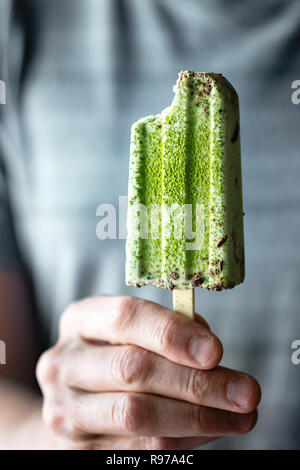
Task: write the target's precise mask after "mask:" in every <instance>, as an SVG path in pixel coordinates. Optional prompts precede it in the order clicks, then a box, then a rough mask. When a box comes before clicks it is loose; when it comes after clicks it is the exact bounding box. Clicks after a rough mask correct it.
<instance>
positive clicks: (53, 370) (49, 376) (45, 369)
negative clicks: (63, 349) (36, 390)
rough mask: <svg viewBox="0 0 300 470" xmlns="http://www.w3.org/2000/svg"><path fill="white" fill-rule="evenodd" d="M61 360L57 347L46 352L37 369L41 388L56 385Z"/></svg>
mask: <svg viewBox="0 0 300 470" xmlns="http://www.w3.org/2000/svg"><path fill="white" fill-rule="evenodd" d="M59 372H60V360H59V355H58V352H57V349H56V348H55V347H53V348H51V349H49V350H48V351H46V352H44V353H43V354H42V356H41V357H40V359H39V361H38V363H37V367H36V377H37V380H38V383H39V384H40V386H41V387H43V386H44V385H51V384H56V383H57V382H58V379H59Z"/></svg>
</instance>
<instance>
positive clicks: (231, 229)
mask: <svg viewBox="0 0 300 470" xmlns="http://www.w3.org/2000/svg"><path fill="white" fill-rule="evenodd" d="M239 125H240V124H239V102H238V95H237V93H236V92H235V90H234V88H233V87H232V86H231V85H230V83H229V82H228V81H227V80H226V79H225V78H224V77H223V76H222V75H220V74H214V73H195V72H191V71H184V72H181V73H180V74H179V78H178V81H177V84H176V86H175V97H174V100H173V103H172V105H171V106H170V107H169V108H167V109H165V110H164V111H163V112H162V113H161V114H159V115H157V116H150V117H147V118H144V119H140V120H139V121H137V122H136V123H135V124H134V125H133V126H132V137H131V152H130V171H129V194H128V198H129V206H128V238H127V246H126V282H127V284H128V285H135V286H142V285H147V284H150V285H155V286H158V287H163V288H169V289H173V288H177V289H190V288H192V287H202V288H205V289H209V290H216V291H219V290H222V289H230V288H232V287H234V286H235V285H237V284H239V283H241V282H243V279H244V235H243V208H242V181H241V154H240V133H239Z"/></svg>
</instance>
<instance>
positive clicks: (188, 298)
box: [173, 289, 195, 320]
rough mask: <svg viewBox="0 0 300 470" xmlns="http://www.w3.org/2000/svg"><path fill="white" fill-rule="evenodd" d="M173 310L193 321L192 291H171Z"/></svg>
mask: <svg viewBox="0 0 300 470" xmlns="http://www.w3.org/2000/svg"><path fill="white" fill-rule="evenodd" d="M173 310H174V311H176V312H178V313H182V315H185V316H186V317H189V318H191V319H192V320H194V318H195V317H194V289H173Z"/></svg>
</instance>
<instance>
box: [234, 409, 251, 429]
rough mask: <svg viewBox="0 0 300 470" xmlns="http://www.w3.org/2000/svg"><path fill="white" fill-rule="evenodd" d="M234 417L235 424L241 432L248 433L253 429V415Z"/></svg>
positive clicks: (236, 415) (237, 415)
mask: <svg viewBox="0 0 300 470" xmlns="http://www.w3.org/2000/svg"><path fill="white" fill-rule="evenodd" d="M232 416H233V421H234V424H235V425H236V426H237V427H238V428H239V429H240V430H241V431H248V429H250V428H251V426H252V423H253V417H254V415H253V413H246V414H242V413H241V414H235V415H232Z"/></svg>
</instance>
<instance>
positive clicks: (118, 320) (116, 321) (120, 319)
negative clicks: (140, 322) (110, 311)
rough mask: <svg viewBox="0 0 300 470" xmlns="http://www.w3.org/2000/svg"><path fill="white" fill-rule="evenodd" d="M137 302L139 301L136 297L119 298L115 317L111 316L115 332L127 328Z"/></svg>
mask: <svg viewBox="0 0 300 470" xmlns="http://www.w3.org/2000/svg"><path fill="white" fill-rule="evenodd" d="M139 302H140V301H139V299H137V298H136V297H129V296H123V297H120V301H119V305H118V308H117V309H116V312H115V315H114V316H113V325H112V327H113V328H116V331H118V330H121V331H124V330H125V329H126V328H128V326H129V324H130V323H131V321H132V318H133V317H134V315H135V313H136V310H137V307H138V305H139Z"/></svg>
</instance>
